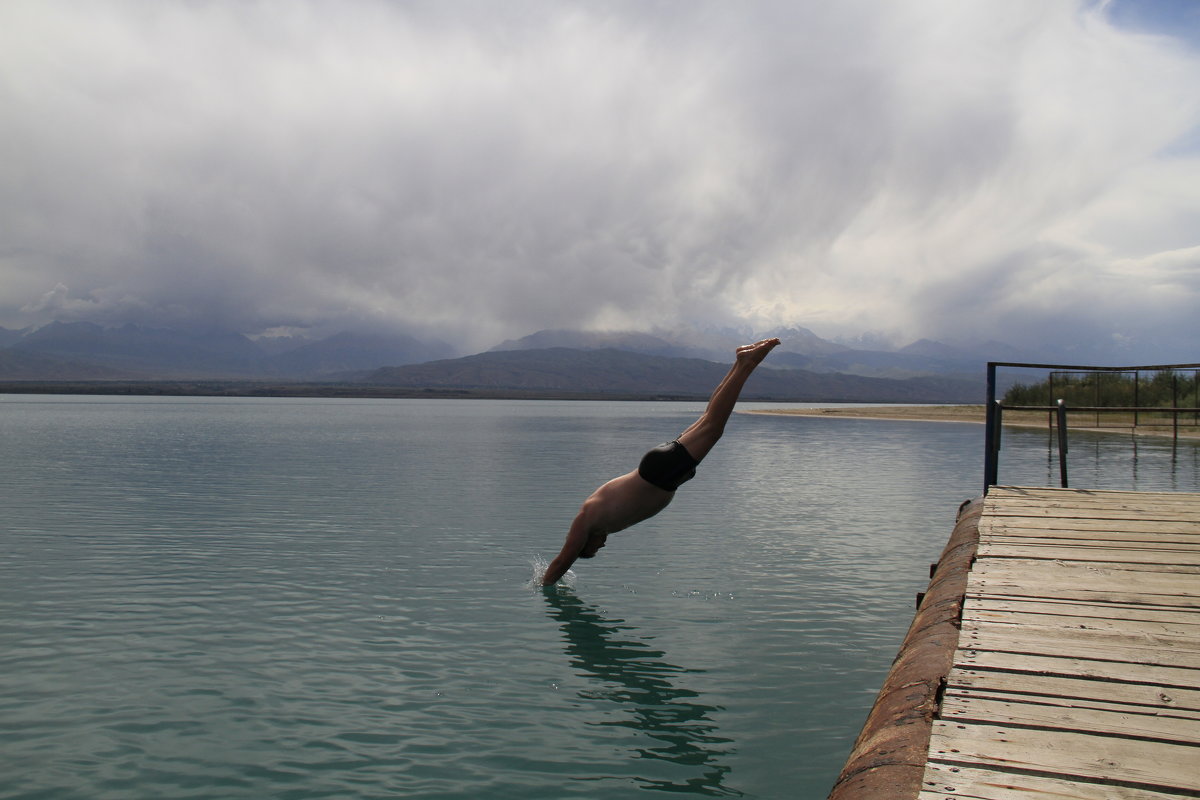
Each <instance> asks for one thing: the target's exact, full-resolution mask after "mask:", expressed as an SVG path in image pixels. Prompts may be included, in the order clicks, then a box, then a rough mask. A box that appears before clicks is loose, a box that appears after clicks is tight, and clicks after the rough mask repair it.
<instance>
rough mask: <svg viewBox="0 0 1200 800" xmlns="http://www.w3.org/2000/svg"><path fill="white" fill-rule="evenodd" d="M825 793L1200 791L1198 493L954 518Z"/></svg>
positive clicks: (1108, 795)
mask: <svg viewBox="0 0 1200 800" xmlns="http://www.w3.org/2000/svg"><path fill="white" fill-rule="evenodd" d="M830 797H831V798H833V800H847V799H848V798H854V800H883V798H887V799H888V800H914V799H915V800H948V798H974V799H975V800H1037V799H1039V798H1047V799H1048V798H1055V799H1056V800H1067V799H1068V798H1074V799H1075V800H1160V799H1164V798H1181V797H1200V494H1183V493H1158V492H1110V491H1087V490H1072V489H1027V488H1017V487H994V488H993V489H992V490H991V491H990V492H989V493H988V495H987V497H986V498H984V499H983V500H982V501H975V502H974V503H973V504H972V505H971V506H970V507H969V508H967V509H965V513H963V514H961V515H960V521H959V524H958V526H956V528H955V532H954V534H953V535H952V537H951V541H950V544H948V545H947V548H946V551H945V552H944V553H943V556H942V560H941V561H940V562H939V565H938V567H937V571H936V572H935V574H934V577H933V580H932V581H931V583H930V588H929V591H928V593H927V594H926V596H925V598H924V601H923V602H922V603H921V606H920V609H919V611H918V614H917V617H916V619H914V622H913V625H912V627H911V628H910V630H909V634H908V637H907V638H906V639H905V643H904V645H903V646H902V648H901V651H900V655H899V656H898V657H897V660H896V663H895V664H894V666H893V669H892V672H891V673H890V674H889V676H888V680H887V681H886V682H885V684H884V689H883V691H881V692H880V696H879V699H878V700H877V702H876V705H875V707H874V708H873V709H872V712H871V715H870V717H869V718H868V721H867V724H866V726H864V729H863V732H862V734H861V735H860V737H859V739H858V741H857V742H856V744H855V748H854V751H853V752H852V753H851V757H850V759H849V760H848V761H847V764H846V767H845V769H844V770H843V771H842V774H841V776H840V777H839V779H838V782H837V784H836V785H835V787H834V789H833V792H832V794H831V795H830Z"/></svg>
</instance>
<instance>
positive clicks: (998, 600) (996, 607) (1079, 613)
mask: <svg viewBox="0 0 1200 800" xmlns="http://www.w3.org/2000/svg"><path fill="white" fill-rule="evenodd" d="M963 608H964V613H967V614H969V613H973V612H976V611H979V612H997V613H999V612H1011V613H1020V614H1030V615H1038V614H1056V615H1061V616H1064V617H1083V618H1087V619H1097V620H1114V621H1118V622H1125V621H1128V622H1137V621H1145V622H1161V623H1165V624H1174V625H1196V624H1200V611H1197V610H1196V609H1189V608H1167V607H1164V606H1159V607H1155V606H1147V605H1142V604H1136V605H1129V604H1124V603H1112V602H1107V601H1105V600H1103V599H1098V600H1058V599H1048V598H1037V597H1025V598H1014V597H1003V596H995V597H994V596H990V595H988V596H983V595H972V596H969V597H968V598H967V601H966V603H964V604H963Z"/></svg>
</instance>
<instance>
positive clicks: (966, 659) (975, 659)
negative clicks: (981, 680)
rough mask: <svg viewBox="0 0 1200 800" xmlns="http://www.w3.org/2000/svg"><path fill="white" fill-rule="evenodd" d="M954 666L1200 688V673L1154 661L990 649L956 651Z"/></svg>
mask: <svg viewBox="0 0 1200 800" xmlns="http://www.w3.org/2000/svg"><path fill="white" fill-rule="evenodd" d="M954 665H955V666H956V667H962V668H964V669H988V670H1006V671H1008V672H1032V673H1035V674H1041V675H1062V676H1066V677H1075V678H1095V679H1102V680H1109V681H1117V682H1126V683H1142V684H1149V685H1152V686H1160V687H1172V688H1174V687H1178V688H1184V689H1200V672H1197V671H1196V670H1194V669H1187V668H1180V667H1163V666H1159V665H1157V664H1134V663H1128V662H1124V661H1105V660H1101V659H1091V658H1063V657H1056V656H1044V655H1035V654H1031V653H1005V652H998V651H993V650H959V651H958V652H957V653H955V657H954Z"/></svg>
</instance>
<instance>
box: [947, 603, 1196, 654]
mask: <svg viewBox="0 0 1200 800" xmlns="http://www.w3.org/2000/svg"><path fill="white" fill-rule="evenodd" d="M1193 616H1200V615H1193ZM1198 622H1200V620H1198ZM980 623H995V624H997V625H1020V626H1021V627H1023V628H1026V629H1029V628H1045V629H1047V630H1054V631H1059V630H1070V631H1079V632H1083V633H1090V632H1100V633H1119V634H1122V635H1126V636H1129V637H1131V638H1138V639H1140V638H1141V637H1143V636H1145V635H1148V636H1152V637H1153V636H1171V637H1181V638H1183V639H1187V640H1189V641H1190V642H1191V647H1189V649H1194V648H1198V647H1200V624H1180V623H1169V622H1150V621H1147V620H1141V619H1139V620H1130V619H1109V618H1105V617H1096V616H1090V615H1088V616H1083V615H1080V616H1070V615H1065V614H1064V615H1059V614H1039V613H1030V612H1016V611H992V610H987V609H980V608H969V609H967V608H964V609H963V616H962V624H963V628H964V629H966V628H967V627H968V626H971V625H976V624H980Z"/></svg>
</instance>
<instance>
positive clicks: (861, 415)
mask: <svg viewBox="0 0 1200 800" xmlns="http://www.w3.org/2000/svg"><path fill="white" fill-rule="evenodd" d="M744 413H746V414H775V415H779V416H794V417H823V418H825V419H833V418H841V419H885V420H909V421H914V422H970V423H975V424H978V425H982V424H983V423H984V421H985V419H984V413H983V404H982V403H981V404H979V405H961V406H830V407H826V408H762V409H752V410H747V411H745V412H744ZM1048 416H1049V415H1048V414H1046V413H1045V412H1042V411H1006V412H1005V414H1004V424H1005V425H1006V426H1012V427H1018V428H1049V424H1048V422H1049V420H1048ZM1089 419H1094V417H1090V416H1089ZM1068 430H1072V431H1094V432H1097V433H1121V434H1125V435H1129V434H1130V433H1131V432H1132V433H1134V434H1136V435H1138V436H1171V435H1173V433H1174V431H1173V429H1172V427H1171V424H1170V422H1166V423H1165V424H1159V425H1153V426H1150V425H1139V426H1138V427H1137V428H1136V429H1135V428H1134V427H1133V426H1132V425H1131V424H1128V423H1125V424H1114V425H1112V426H1111V427H1096V426H1095V425H1094V424H1087V423H1084V422H1078V421H1076V420H1075V419H1070V420H1068ZM1179 436H1180V438H1184V437H1187V438H1189V439H1195V438H1200V429H1198V428H1197V426H1196V425H1195V424H1194V423H1193V422H1192V421H1191V419H1189V420H1188V422H1187V424H1185V423H1184V422H1183V420H1180V425H1179Z"/></svg>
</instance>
